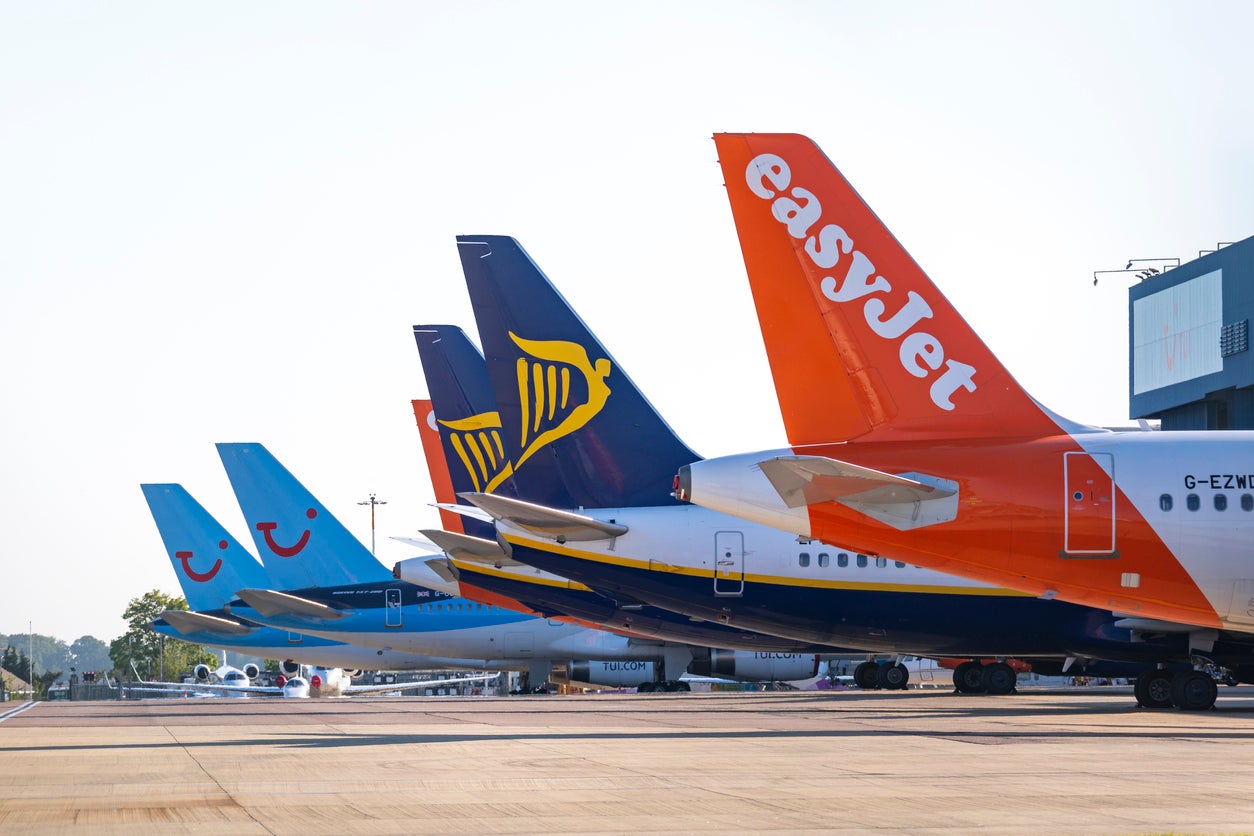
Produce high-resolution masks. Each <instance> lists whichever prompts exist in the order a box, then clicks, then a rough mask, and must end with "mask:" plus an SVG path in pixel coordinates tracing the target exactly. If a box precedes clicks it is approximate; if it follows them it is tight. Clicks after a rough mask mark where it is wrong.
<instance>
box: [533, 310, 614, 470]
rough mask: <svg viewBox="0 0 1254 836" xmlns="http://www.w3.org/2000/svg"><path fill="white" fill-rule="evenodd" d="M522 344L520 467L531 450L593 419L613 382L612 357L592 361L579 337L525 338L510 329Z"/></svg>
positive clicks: (608, 393)
mask: <svg viewBox="0 0 1254 836" xmlns="http://www.w3.org/2000/svg"><path fill="white" fill-rule="evenodd" d="M509 338H510V339H511V340H513V341H514V344H515V345H517V346H518V347H519V348H520V349H522V351H523V354H524V356H523V357H519V358H518V366H517V371H518V399H519V401H520V402H521V404H522V437H521V438H520V439H519V449H520V450H522V454H521V455H519V456H518V458H517V459H516V460H515V461H514V467H515V468H517V467H520V466H521V465H522V463H523V462H525V461H526V460H527V459H528V458H530V456H531V454H532V453H534V452H536V451H537V450H539V449H540V448H541V447H543V446H544V445H546V444H551V443H552V442H554V441H556V440H557V439H559V438H561V437H562V436H565V435H570V434H571V433H573V432H574V431H575V430H577V429H579V428H580V427H582V426H583V425H585V424H587V423H588V422H589V421H591V420H592V419H593V418H594V417H595V416H596V414H597V413H598V412H600V411H601V410H602V409H603V408H604V407H605V401H606V400H607V399H608V398H609V396H610V387H609V386H607V385H606V384H605V378H607V377H609V374H610V361H609V359H607V358H604V357H602V358H601V359H599V360H597V361H596V363H595V364H594V363H593V362H592V361H591V360H589V359H588V352H587V350H586V349H584V347H583V346H581V345H579V344H578V343H572V342H567V341H565V340H527V339H523V338H522V337H519V336H518V335H516V334H514V332H512V331H511V332H510V335H509Z"/></svg>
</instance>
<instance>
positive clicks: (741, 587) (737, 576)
mask: <svg viewBox="0 0 1254 836" xmlns="http://www.w3.org/2000/svg"><path fill="white" fill-rule="evenodd" d="M744 591H745V537H744V535H743V534H741V533H740V532H739V531H718V532H715V534H714V594H715V595H721V596H724V597H729V596H739V595H743V594H744Z"/></svg>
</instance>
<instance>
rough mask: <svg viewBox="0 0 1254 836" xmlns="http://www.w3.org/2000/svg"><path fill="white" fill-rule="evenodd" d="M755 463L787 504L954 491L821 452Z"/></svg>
mask: <svg viewBox="0 0 1254 836" xmlns="http://www.w3.org/2000/svg"><path fill="white" fill-rule="evenodd" d="M759 467H761V468H762V472H763V473H764V474H766V478H767V479H769V480H771V484H772V485H773V486H774V487H775V490H776V491H778V492H779V495H780V498H781V499H783V500H784V502H785V504H787V505H788V507H789V508H800V507H801V506H803V505H817V504H818V503H820V502H833V501H835V502H860V503H874V504H877V505H893V504H899V503H905V502H923V501H926V500H929V499H943V498H944V497H946V496H949V495H951V494H953V493H954V491H953V490H950V489H947V488H940V487H936V486H935V485H928V484H925V483H923V482H919V481H917V480H915V479H907V478H905V477H904V476H894V475H892V474H891V473H883V472H881V471H878V470H871V469H870V468H868V467H860V466H858V465H856V464H850V463H849V462H842V461H838V460H837V459H828V458H824V457H822V456H781V457H780V458H777V459H771V460H770V461H765V462H761V463H760V465H759Z"/></svg>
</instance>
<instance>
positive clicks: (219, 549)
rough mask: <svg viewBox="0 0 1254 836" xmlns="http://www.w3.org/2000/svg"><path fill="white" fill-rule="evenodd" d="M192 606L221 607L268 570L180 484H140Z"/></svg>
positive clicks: (263, 579)
mask: <svg viewBox="0 0 1254 836" xmlns="http://www.w3.org/2000/svg"><path fill="white" fill-rule="evenodd" d="M140 488H141V489H143V491H144V499H146V500H148V510H149V511H151V512H152V519H153V522H155V523H156V524H157V531H158V533H159V534H160V535H161V542H162V543H163V544H165V550H166V553H167V554H168V555H169V556H170V564H171V565H172V566H174V574H175V575H177V576H178V579H179V585H180V586H181V587H182V588H183V597H185V598H186V599H187V606H188V608H189V609H191V610H217V609H221V608H222V606H223V605H225V604H226V603H227V602H228V601H230V600H231V599H232V598H234V597H235V592H236V591H237V590H240V589H247V588H250V587H255V586H257V585H258V584H260V585H263V586H264V585H265V583H266V572H265V570H264V569H263V568H262V566H261V564H260V563H258V562H257V558H255V557H253V556H252V555H251V554H249V553H248V550H247V549H245V548H244V547H243V546H242V545H240V543H239V541H238V540H236V539H235V538H234V537H232V536H231V535H230V534H229V533H227V530H226V529H225V528H223V527H222V524H221V523H219V522H218V521H217V520H216V519H214V518H213V516H212V515H210V513H209V512H208V511H206V510H205V509H204V506H202V505H201V504H200V503H199V502H197V501H196V500H195V499H193V498H192V495H191V494H189V493H188V492H187V491H186V490H185V489H184V488H183V486H182V485H176V484H150V485H140Z"/></svg>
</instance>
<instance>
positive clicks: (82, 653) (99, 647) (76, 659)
mask: <svg viewBox="0 0 1254 836" xmlns="http://www.w3.org/2000/svg"><path fill="white" fill-rule="evenodd" d="M70 658H71V659H72V660H73V664H72V665H71V666H70V667H73V668H77V669H78V672H79V673H80V674H81V673H83V672H85V671H96V672H98V673H103V672H106V671H108V670H109V669H110V668H112V667H113V661H112V660H111V659H110V658H109V645H107V644H105V643H104V642H102V641H101V640H100V639H98V638H96V637H95V636H83V637H82V638H80V639H79V640H78V641H76V642H74V643H73V644H71V645H70Z"/></svg>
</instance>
